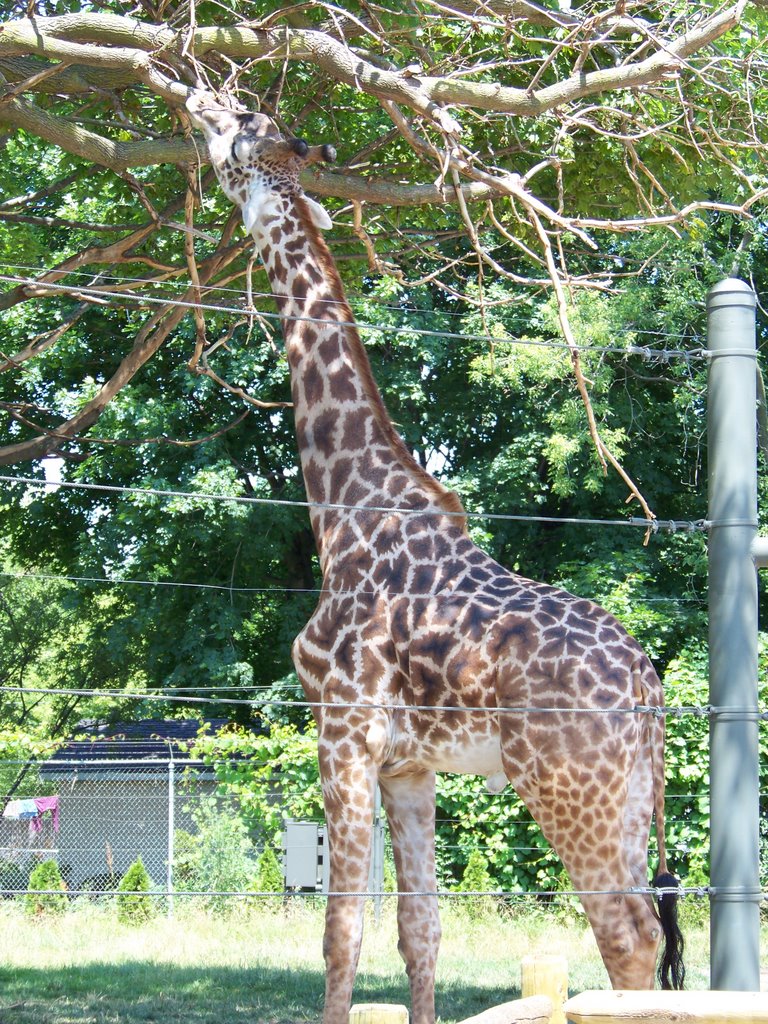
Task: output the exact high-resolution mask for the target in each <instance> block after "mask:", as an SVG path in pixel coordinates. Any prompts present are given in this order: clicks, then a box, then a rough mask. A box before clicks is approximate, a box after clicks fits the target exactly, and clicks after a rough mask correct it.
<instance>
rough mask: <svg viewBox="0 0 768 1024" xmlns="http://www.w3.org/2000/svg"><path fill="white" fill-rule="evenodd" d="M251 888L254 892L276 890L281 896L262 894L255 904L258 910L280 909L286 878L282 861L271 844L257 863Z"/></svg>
mask: <svg viewBox="0 0 768 1024" xmlns="http://www.w3.org/2000/svg"><path fill="white" fill-rule="evenodd" d="M251 888H252V889H253V891H254V892H274V893H280V895H279V896H277V895H276V896H275V897H274V898H272V897H271V896H260V897H259V898H258V902H257V903H256V904H255V907H254V909H256V910H279V909H280V908H281V907H282V905H283V896H282V894H283V892H284V891H285V878H284V877H283V869H282V867H281V866H280V861H279V860H278V859H277V855H276V854H275V851H274V849H273V848H272V847H271V846H267V847H265V848H264V850H263V852H262V854H261V856H260V857H259V859H258V862H257V864H256V874H255V876H254V878H253V882H252V884H251Z"/></svg>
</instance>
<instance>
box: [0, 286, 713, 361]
mask: <svg viewBox="0 0 768 1024" xmlns="http://www.w3.org/2000/svg"><path fill="white" fill-rule="evenodd" d="M0 281H4V282H6V283H7V284H16V285H24V286H26V287H34V288H38V289H41V290H46V291H60V292H72V291H76V292H77V293H78V294H79V295H86V296H87V295H90V296H92V297H95V298H112V299H124V300H128V301H132V302H139V303H148V304H150V305H161V306H171V307H178V308H181V309H189V310H207V311H209V312H214V313H234V314H237V315H238V316H248V317H264V318H265V319H269V320H279V321H290V322H292V323H311V324H326V323H328V321H327V320H324V319H323V318H321V317H308V316H285V315H283V314H281V313H273V312H267V311H264V310H255V309H248V308H246V307H239V306H220V305H212V304H207V303H202V302H186V301H184V300H182V299H169V298H163V297H162V296H156V295H136V294H134V293H132V292H117V291H110V290H108V289H104V288H91V287H88V286H85V285H60V284H56V283H55V282H41V281H37V280H35V279H34V278H26V277H16V276H11V275H7V274H0ZM257 294H259V295H262V296H265V297H269V298H280V299H289V298H291V296H289V295H273V294H272V293H271V292H269V293H257ZM333 323H334V326H336V327H356V328H357V329H358V330H360V331H374V332H378V333H385V334H386V333H395V334H415V335H417V336H418V337H427V338H440V339H447V340H451V341H479V342H483V343H485V342H492V343H493V344H494V345H527V346H531V347H533V348H552V349H561V350H563V351H566V352H569V351H571V346H570V345H568V343H567V342H565V341H537V340H534V339H524V338H510V337H508V336H505V337H500V338H496V337H491V336H489V335H485V334H464V333H461V332H455V331H433V330H428V329H427V328H424V327H405V328H404V327H392V326H386V325H381V324H363V323H358V322H357V321H354V320H352V321H341V320H338V321H337V320H334V321H333ZM578 349H579V351H580V352H597V353H600V352H603V353H607V352H612V353H616V354H619V355H639V356H642V357H644V358H648V359H657V358H658V359H665V360H666V359H682V360H684V361H686V362H688V361H690V359H692V358H695V357H698V356H700V355H701V353H702V351H703V350H701V349H664V350H657V349H652V348H648V347H645V346H642V345H627V346H621V345H579V346H578Z"/></svg>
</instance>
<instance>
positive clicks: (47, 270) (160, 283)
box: [0, 262, 698, 357]
mask: <svg viewBox="0 0 768 1024" xmlns="http://www.w3.org/2000/svg"><path fill="white" fill-rule="evenodd" d="M0 267H4V268H5V269H7V270H33V271H37V272H38V273H41V274H53V273H56V274H61V275H62V276H67V277H70V276H77V277H87V278H91V279H93V277H94V276H95V275H94V274H93V273H92V272H91V271H86V270H65V271H63V270H60V268H58V267H38V266H33V265H31V264H25V263H3V262H0ZM99 277H100V278H101V279H102V280H108V281H109V280H111V281H115V282H117V283H118V284H121V283H126V282H130V283H131V284H142V285H150V286H152V287H167V286H171V287H174V288H181V289H183V290H184V291H188V290H189V289H190V288H196V289H198V290H199V291H200V292H201V293H202V292H230V293H232V294H233V295H242V294H243V289H242V288H232V287H228V286H227V285H218V284H201V285H196V284H194V283H193V282H192V281H179V280H173V279H171V278H168V279H166V280H158V279H157V278H151V277H130V276H126V277H121V276H119V275H117V274H107V273H103V272H100V274H99ZM0 280H2V278H0ZM38 285H39V287H41V288H42V287H46V285H47V282H44V281H38ZM70 287H73V286H70ZM120 294H121V295H122V294H124V293H123V292H121V293H120ZM251 295H252V297H258V298H266V299H272V298H274V297H275V295H274V292H251ZM161 297H162V296H157V298H161ZM316 301H318V302H320V303H324V304H326V305H328V306H338V305H342V304H343V302H344V300H341V299H333V298H327V299H318V300H316ZM345 301H346V302H347V303H350V302H351V303H364V302H371V303H373V304H374V305H376V306H377V307H378V308H380V309H387V310H391V311H392V312H396V313H400V314H402V315H405V316H407V315H410V314H415V313H418V314H425V315H427V316H433V317H466V316H467V315H468V314H467V313H466V312H459V311H458V310H450V309H435V308H430V307H426V306H416V305H413V304H411V303H410V302H409V303H408V305H407V306H402V305H398V304H395V303H390V302H381V301H380V300H379V299H377V298H376V296H373V295H351V296H350V295H348V296H347V297H346V300H345ZM371 326H372V329H373V328H374V327H375V325H371ZM378 329H380V330H398V328H396V327H390V328H386V327H383V326H382V327H380V328H378ZM399 330H402V331H407V330H408V328H404V327H401V328H399ZM614 330H616V331H617V332H618V333H625V334H641V335H647V336H649V337H655V338H677V339H679V340H681V341H693V340H695V339H696V338H697V337H698V336H697V335H695V334H679V333H676V332H673V331H649V330H647V329H645V328H642V327H626V328H615V329H614ZM454 337H461V335H455V336H454ZM466 337H467V338H468V339H475V338H476V337H477V336H476V335H467V336H466ZM482 337H483V338H484V340H486V341H493V342H494V343H495V342H496V341H498V340H499V339H497V338H495V337H491V336H490V335H483V336H482ZM502 340H503V339H502ZM509 340H510V341H511V342H513V343H515V344H521V345H526V344H535V342H528V341H526V340H525V339H517V340H516V339H509ZM557 344H559V345H560V344H562V343H559V342H558V343H557ZM592 348H593V350H595V349H597V348H598V347H597V346H592ZM643 348H644V346H637V347H636V348H635V349H631V350H630V351H631V352H632V354H641V352H640V349H643ZM582 351H584V349H582ZM610 351H617V352H627V351H628V350H627V349H626V348H623V347H621V348H619V347H617V348H615V349H613V348H612V349H610ZM647 351H648V354H649V355H651V354H652V355H653V357H656V356H658V357H669V356H672V355H678V354H680V353H681V352H688V351H690V352H691V354H694V353H697V352H698V350H697V349H693V350H688V349H669V350H666V349H659V350H657V349H648V350H647Z"/></svg>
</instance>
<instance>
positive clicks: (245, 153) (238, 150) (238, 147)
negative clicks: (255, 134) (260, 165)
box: [232, 139, 251, 164]
mask: <svg viewBox="0 0 768 1024" xmlns="http://www.w3.org/2000/svg"><path fill="white" fill-rule="evenodd" d="M232 154H233V156H234V158H235V160H237V161H238V163H241V164H242V163H245V161H246V160H247V159H248V157H249V156H250V154H251V145H250V143H249V142H248V141H247V140H246V139H235V141H234V144H233V146H232Z"/></svg>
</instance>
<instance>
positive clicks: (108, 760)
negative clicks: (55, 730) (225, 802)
mask: <svg viewBox="0 0 768 1024" xmlns="http://www.w3.org/2000/svg"><path fill="white" fill-rule="evenodd" d="M204 725H205V726H208V732H209V733H215V732H217V731H218V730H219V729H221V728H223V727H224V726H226V725H229V721H228V720H227V719H225V718H211V719H205V720H199V719H196V718H179V719H173V718H172V719H163V718H146V719H143V720H142V721H139V722H114V723H110V724H105V723H96V722H81V723H80V724H79V728H80V729H81V730H82V732H83V734H84V735H86V736H87V738H84V739H72V740H68V741H67V742H66V743H64V744H63V745H62V746H61V747H60V748H59V750H57V751H56V753H55V754H53V755H52V756H51V757H49V758H48V759H47V760H46V761H44V762H43V763H42V764H41V765H40V772H41V774H43V775H58V774H61V772H62V771H71V770H72V768H73V767H77V769H78V771H80V772H82V771H96V772H98V771H104V770H106V769H108V770H109V772H110V774H111V773H113V772H114V771H116V770H120V768H123V767H124V768H125V769H126V770H130V769H132V768H135V767H137V766H138V765H141V766H142V769H146V770H151V768H152V766H153V765H156V766H157V770H158V771H163V772H165V771H166V769H167V765H168V762H169V761H174V762H178V763H181V764H182V765H184V766H185V767H191V766H193V765H196V764H201V763H200V762H198V761H194V760H193V759H192V758H190V756H189V751H188V749H187V746H188V744H189V743H190V741H192V740H194V739H195V737H196V736H197V735H198V733H199V732H200V730H201V728H202V727H203V726H204ZM201 767H202V765H201Z"/></svg>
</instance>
